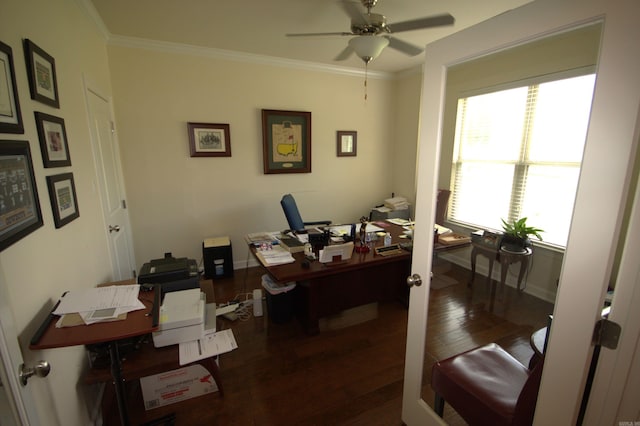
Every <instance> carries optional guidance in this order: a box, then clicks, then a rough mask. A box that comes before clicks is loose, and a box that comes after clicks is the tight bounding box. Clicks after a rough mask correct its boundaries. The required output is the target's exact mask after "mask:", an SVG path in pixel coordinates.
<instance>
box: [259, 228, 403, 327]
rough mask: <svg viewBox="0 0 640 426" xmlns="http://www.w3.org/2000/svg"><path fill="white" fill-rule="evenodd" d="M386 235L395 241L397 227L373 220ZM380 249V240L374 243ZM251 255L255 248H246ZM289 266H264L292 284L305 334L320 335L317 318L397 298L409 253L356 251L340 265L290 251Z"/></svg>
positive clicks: (401, 290)
mask: <svg viewBox="0 0 640 426" xmlns="http://www.w3.org/2000/svg"><path fill="white" fill-rule="evenodd" d="M375 224H380V225H383V226H381V227H384V230H385V231H387V232H389V233H390V234H391V237H392V243H394V244H395V243H401V242H406V241H407V240H405V239H400V238H399V237H400V235H401V234H402V231H403V228H402V227H401V226H397V225H394V224H391V223H388V222H375ZM375 245H376V246H382V245H384V243H383V238H382V237H380V238H378V240H377V241H375ZM251 251H252V253H254V255H255V248H254V247H253V246H252V247H251ZM293 256H294V258H295V262H293V263H288V264H284V265H276V266H269V267H265V269H266V270H267V272H268V273H269V274H270V275H271V276H272V277H273V278H274V279H275V280H276V281H278V282H281V283H286V282H292V281H295V282H296V283H297V285H296V288H295V289H294V303H295V312H296V315H297V317H298V318H299V319H300V321H301V322H302V325H303V326H304V328H305V331H306V332H307V333H308V334H317V333H319V332H320V329H319V322H318V321H319V319H320V318H322V317H326V316H328V315H333V314H337V313H339V312H341V311H343V310H345V309H349V308H353V307H356V306H361V305H365V304H368V303H373V302H380V301H385V300H396V299H400V298H401V297H402V296H403V294H405V293H406V292H407V291H408V290H407V285H406V279H407V277H408V276H409V275H410V273H411V253H410V252H408V251H404V250H403V251H402V253H399V254H394V255H389V256H380V255H376V254H375V250H373V249H371V251H369V252H368V253H356V252H355V251H354V253H353V255H352V256H351V259H349V260H346V261H341V262H332V263H326V264H325V263H320V262H319V261H317V260H314V261H306V259H305V256H304V254H303V253H295V254H294V255H293Z"/></svg>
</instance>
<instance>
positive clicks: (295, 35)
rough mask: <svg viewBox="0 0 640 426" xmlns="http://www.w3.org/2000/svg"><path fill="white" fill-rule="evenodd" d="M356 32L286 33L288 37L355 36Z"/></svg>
mask: <svg viewBox="0 0 640 426" xmlns="http://www.w3.org/2000/svg"><path fill="white" fill-rule="evenodd" d="M353 35H356V34H354V33H347V32H341V33H297V34H285V36H287V37H307V36H353Z"/></svg>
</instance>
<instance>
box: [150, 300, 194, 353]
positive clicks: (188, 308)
mask: <svg viewBox="0 0 640 426" xmlns="http://www.w3.org/2000/svg"><path fill="white" fill-rule="evenodd" d="M204 319H205V294H204V293H202V292H201V291H200V289H197V288H196V289H190V290H182V291H173V292H171V293H167V294H166V295H165V296H164V301H163V302H162V306H161V307H160V324H159V327H158V328H159V330H158V331H154V332H153V346H155V347H156V348H160V347H163V346H169V345H175V344H177V343H182V342H190V341H192V340H198V339H199V338H200V337H202V335H203V334H204Z"/></svg>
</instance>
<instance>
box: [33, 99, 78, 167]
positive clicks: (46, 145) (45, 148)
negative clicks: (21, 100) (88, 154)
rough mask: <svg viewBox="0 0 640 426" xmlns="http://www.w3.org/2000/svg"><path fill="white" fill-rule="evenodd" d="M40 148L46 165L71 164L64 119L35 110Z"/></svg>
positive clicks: (60, 165) (61, 165)
mask: <svg viewBox="0 0 640 426" xmlns="http://www.w3.org/2000/svg"><path fill="white" fill-rule="evenodd" d="M34 114H35V116H36V128H37V129H38V139H40V150H41V151H42V161H43V163H44V166H45V167H65V166H70V165H71V156H70V155H69V144H68V143H67V131H66V130H65V127H64V120H63V119H62V118H59V117H54V116H53V115H49V114H45V113H43V112H37V111H36V112H35V113H34Z"/></svg>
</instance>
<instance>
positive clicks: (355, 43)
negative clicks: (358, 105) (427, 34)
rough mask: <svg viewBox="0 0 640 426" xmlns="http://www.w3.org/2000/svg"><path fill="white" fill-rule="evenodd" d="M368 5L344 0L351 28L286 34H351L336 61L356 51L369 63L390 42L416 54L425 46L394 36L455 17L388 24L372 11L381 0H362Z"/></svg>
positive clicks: (436, 24) (393, 47) (442, 22)
mask: <svg viewBox="0 0 640 426" xmlns="http://www.w3.org/2000/svg"><path fill="white" fill-rule="evenodd" d="M360 1H361V3H362V5H363V6H364V7H365V8H366V9H367V12H366V13H361V12H360V10H359V8H358V5H357V3H355V2H352V1H348V0H343V1H342V2H341V4H342V8H343V9H344V11H345V12H346V13H347V15H349V17H350V18H351V32H329V33H301V34H286V35H287V37H306V36H333V35H337V36H352V38H351V39H350V40H349V44H348V46H347V47H346V48H345V49H344V50H343V51H342V52H340V53H339V54H338V56H336V58H335V60H336V61H342V60H345V59H347V58H348V57H349V56H350V55H351V54H352V53H353V52H355V53H356V54H357V55H358V56H359V57H360V58H361V59H362V60H363V61H364V62H365V64H368V63H369V62H371V61H372V60H373V59H375V58H376V57H377V56H378V55H379V54H380V53H381V52H382V50H383V49H384V48H385V47H387V46H389V47H391V48H392V49H396V50H398V51H400V52H402V53H404V54H407V55H409V56H415V55H418V54H420V53H422V52H423V51H424V49H423V48H421V47H418V46H415V45H413V44H411V43H407V42H406V41H402V40H400V39H398V38H395V37H392V36H391V35H390V34H395V33H399V32H403V31H411V30H420V29H424V28H432V27H439V26H443V25H452V24H453V23H454V21H455V19H454V18H453V16H451V15H449V14H448V13H445V14H442V15H434V16H427V17H424V18H418V19H412V20H410V21H404V22H397V23H395V24H387V18H386V17H385V16H384V15H381V14H378V13H371V9H372V8H373V7H374V6H375V5H376V3H377V2H378V0H360Z"/></svg>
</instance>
